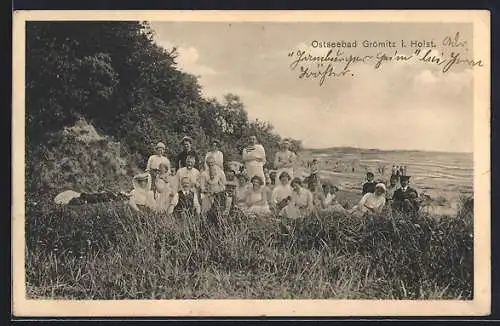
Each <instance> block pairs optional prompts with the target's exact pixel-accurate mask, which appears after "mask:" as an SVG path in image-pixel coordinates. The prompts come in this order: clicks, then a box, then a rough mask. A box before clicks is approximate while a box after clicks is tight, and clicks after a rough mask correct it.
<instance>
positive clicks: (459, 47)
mask: <svg viewBox="0 0 500 326" xmlns="http://www.w3.org/2000/svg"><path fill="white" fill-rule="evenodd" d="M396 44H398V45H400V46H399V47H397V46H396ZM438 44H439V46H438ZM311 48H312V49H309V50H303V49H301V50H294V51H290V52H289V53H288V57H289V58H290V59H291V62H290V64H289V68H290V70H291V71H292V72H294V73H296V74H297V78H299V79H311V80H316V81H317V82H318V83H319V85H320V86H324V85H325V83H326V81H327V80H328V79H340V78H348V77H355V76H356V75H357V68H356V67H357V66H361V65H365V66H369V67H372V68H374V69H375V70H380V69H383V67H384V66H385V65H388V64H396V63H403V64H419V63H420V64H426V65H430V66H435V67H437V68H439V70H440V71H441V72H442V73H444V74H446V73H447V72H449V71H451V70H453V69H454V68H456V67H459V66H463V67H467V68H481V67H483V66H484V63H483V61H482V60H481V59H474V58H472V57H471V56H470V54H468V44H467V41H466V40H465V39H463V38H462V36H461V35H460V33H458V32H457V33H455V34H453V35H450V36H446V37H444V38H443V40H441V42H436V41H435V40H401V41H400V42H396V41H390V40H386V41H369V40H364V41H357V40H352V41H336V42H324V41H317V40H314V41H312V42H311ZM357 48H367V49H368V50H364V51H359V50H358V51H356V49H357ZM321 49H323V51H321ZM325 52H326V53H325ZM318 53H319V54H318ZM360 53H363V55H361V54H360Z"/></svg>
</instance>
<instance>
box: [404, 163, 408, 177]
mask: <svg viewBox="0 0 500 326" xmlns="http://www.w3.org/2000/svg"><path fill="white" fill-rule="evenodd" d="M407 172H408V169H407V167H406V165H405V166H403V175H406V173H407Z"/></svg>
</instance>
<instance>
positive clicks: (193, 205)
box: [172, 177, 201, 218]
mask: <svg viewBox="0 0 500 326" xmlns="http://www.w3.org/2000/svg"><path fill="white" fill-rule="evenodd" d="M172 205H173V206H174V209H173V212H174V215H175V216H177V217H178V218H189V217H194V216H198V215H200V213H201V206H200V202H199V200H198V194H197V193H196V191H195V190H194V189H193V186H192V183H191V180H190V179H189V177H182V178H181V180H180V190H179V191H178V192H177V193H176V194H175V195H174V198H173V199H172Z"/></svg>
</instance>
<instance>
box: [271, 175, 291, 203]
mask: <svg viewBox="0 0 500 326" xmlns="http://www.w3.org/2000/svg"><path fill="white" fill-rule="evenodd" d="M288 197H290V198H291V197H292V187H290V175H289V174H288V172H286V171H283V172H281V174H279V183H278V184H277V185H276V187H274V189H273V192H272V194H271V204H272V205H273V207H277V209H278V211H281V209H283V207H284V206H283V203H284V200H285V199H287V198H288Z"/></svg>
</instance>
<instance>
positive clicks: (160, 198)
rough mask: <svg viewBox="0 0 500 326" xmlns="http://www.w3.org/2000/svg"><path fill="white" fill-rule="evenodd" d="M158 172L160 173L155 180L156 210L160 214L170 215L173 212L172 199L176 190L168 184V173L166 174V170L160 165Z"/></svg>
mask: <svg viewBox="0 0 500 326" xmlns="http://www.w3.org/2000/svg"><path fill="white" fill-rule="evenodd" d="M160 170H161V171H162V172H161V173H160V174H159V175H158V177H157V178H156V190H157V193H156V210H157V211H159V212H161V213H167V214H172V213H173V211H174V205H172V200H173V198H174V195H175V192H176V188H174V187H173V186H172V185H171V184H170V179H171V177H170V173H168V172H167V170H168V169H166V167H163V165H160Z"/></svg>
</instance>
